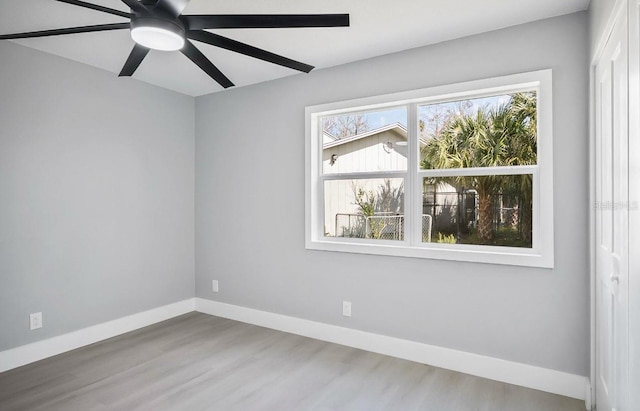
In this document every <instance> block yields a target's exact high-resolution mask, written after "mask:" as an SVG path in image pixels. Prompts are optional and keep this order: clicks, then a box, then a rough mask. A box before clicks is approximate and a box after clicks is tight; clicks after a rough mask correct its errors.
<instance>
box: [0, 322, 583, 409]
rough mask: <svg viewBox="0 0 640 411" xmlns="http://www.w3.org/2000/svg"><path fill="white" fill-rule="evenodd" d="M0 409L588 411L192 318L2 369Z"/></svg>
mask: <svg viewBox="0 0 640 411" xmlns="http://www.w3.org/2000/svg"><path fill="white" fill-rule="evenodd" d="M0 410H4V411H7V410H65V411H70V410H83V411H84V410H243V411H244V410H248V411H251V410H276V411H286V410H323V411H324V410H367V411H368V410H434V411H449V410H465V411H466V410H474V411H475V410H478V411H479V410H486V411H501V410H504V411H511V410H513V411H574V410H575V411H583V410H584V403H583V402H581V401H577V400H573V399H570V398H565V397H561V396H558V395H553V394H547V393H544V392H540V391H535V390H530V389H527V388H522V387H517V386H514V385H509V384H504V383H499V382H495V381H491V380H486V379H483V378H478V377H473V376H469V375H465V374H460V373H456V372H452V371H447V370H443V369H440V368H435V367H430V366H426V365H422V364H417V363H413V362H410V361H404V360H399V359H396V358H392V357H387V356H384V355H379V354H373V353H370V352H366V351H361V350H357V349H354V348H349V347H344V346H340V345H336V344H331V343H326V342H322V341H317V340H313V339H310V338H305V337H300V336H296V335H292V334H287V333H282V332H279V331H274V330H269V329H266V328H261V327H257V326H253V325H248V324H243V323H239V322H236V321H231V320H226V319H222V318H218V317H212V316H209V315H206V314H201V313H190V314H186V315H183V316H181V317H177V318H174V319H171V320H168V321H165V322H162V323H159V324H155V325H152V326H150V327H146V328H143V329H141V330H137V331H134V332H131V333H128V334H124V335H122V336H119V337H115V338H112V339H110V340H106V341H103V342H100V343H97V344H93V345H91V346H87V347H84V348H81V349H78V350H75V351H71V352H68V353H65V354H61V355H58V356H56V357H52V358H48V359H46V360H43V361H39V362H37V363H34V364H30V365H27V366H24V367H21V368H17V369H14V370H11V371H8V372H5V373H1V374H0Z"/></svg>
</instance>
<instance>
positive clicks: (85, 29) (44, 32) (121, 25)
mask: <svg viewBox="0 0 640 411" xmlns="http://www.w3.org/2000/svg"><path fill="white" fill-rule="evenodd" d="M129 27H130V25H129V23H115V24H98V25H94V26H82V27H69V28H65V29H55V30H42V31H31V32H27V33H15V34H1V35H0V40H14V39H27V38H33V37H48V36H59V35H62V34H76V33H91V32H96V31H108V30H123V29H128V28H129Z"/></svg>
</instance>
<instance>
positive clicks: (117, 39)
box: [0, 0, 589, 96]
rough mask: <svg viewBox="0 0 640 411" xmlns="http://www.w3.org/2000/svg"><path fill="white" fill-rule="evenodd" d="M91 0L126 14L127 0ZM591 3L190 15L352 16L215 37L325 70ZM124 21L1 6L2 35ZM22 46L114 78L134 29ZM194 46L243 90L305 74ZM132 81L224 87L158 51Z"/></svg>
mask: <svg viewBox="0 0 640 411" xmlns="http://www.w3.org/2000/svg"><path fill="white" fill-rule="evenodd" d="M85 1H88V2H92V3H94V4H100V5H103V6H107V7H111V8H115V9H120V10H123V11H129V10H128V9H127V7H126V6H125V5H124V4H123V3H122V2H121V1H120V0H85ZM588 5H589V0H396V1H390V0H322V1H318V0H262V1H256V0H192V1H191V3H190V4H189V5H188V6H187V8H186V10H185V12H184V14H305V13H349V14H350V18H351V27H345V28H309V29H295V28H292V29H243V30H239V29H234V30H212V31H214V32H216V33H218V34H221V35H223V36H226V37H230V38H233V39H235V40H238V41H242V42H245V43H248V44H251V45H253V46H256V47H260V48H263V49H266V50H269V51H271V52H274V53H277V54H281V55H283V56H286V57H289V58H292V59H294V60H298V61H302V62H304V63H307V64H311V65H314V66H316V67H317V68H324V67H330V66H335V65H339V64H344V63H348V62H351V61H356V60H362V59H366V58H370V57H374V56H379V55H383V54H388V53H392V52H396V51H401V50H406V49H409V48H414V47H419V46H423V45H427V44H433V43H438V42H441V41H445V40H450V39H454V38H459V37H464V36H468V35H472V34H477V33H481V32H486V31H491V30H495V29H499V28H503V27H508V26H513V25H517V24H522V23H526V22H530V21H534V20H540V19H544V18H548V17H553V16H559V15H562V14H567V13H572V12H575V11H580V10H585V9H586V8H587V7H588ZM125 21H126V20H125V19H122V18H119V17H117V16H112V15H110V14H104V13H101V12H98V11H93V10H89V9H84V8H81V7H77V6H72V5H68V4H65V3H60V2H57V1H54V0H0V34H9V33H16V32H24V31H35V30H46V29H54V28H63V27H73V26H84V25H90V24H104V23H116V22H125ZM16 42H17V43H19V44H22V45H24V46H27V47H31V48H34V49H37V50H41V51H44V52H47V53H52V54H56V55H59V56H62V57H66V58H69V59H72V60H75V61H79V62H81V63H85V64H89V65H92V66H95V67H99V68H102V69H105V70H108V71H111V72H113V73H114V75H117V73H119V72H120V70H121V68H122V65H123V64H124V62H125V61H126V59H127V57H128V55H129V52H130V51H131V48H132V47H133V41H132V40H131V38H130V36H129V31H128V30H118V31H111V32H99V33H87V34H73V35H65V36H54V37H48V38H36V39H25V40H17V41H16ZM195 44H196V46H197V47H198V48H199V49H200V50H201V51H202V52H203V53H204V54H205V55H206V56H207V57H208V58H209V59H210V60H211V61H212V62H213V63H214V64H216V65H217V66H218V68H220V70H221V71H222V72H223V73H225V74H226V75H227V77H229V78H230V79H231V81H233V82H234V83H235V84H236V86H244V85H248V84H254V83H259V82H263V81H268V80H273V79H276V78H280V77H284V76H289V75H296V74H299V72H297V71H294V70H291V69H288V68H284V67H280V66H277V65H273V64H270V63H266V62H263V61H261V60H256V59H252V58H250V57H246V56H242V55H239V54H235V53H232V52H229V51H226V50H222V49H218V48H215V47H213V46H209V45H206V44H203V43H198V42H196V43H195ZM133 77H134V78H135V79H137V80H141V81H145V82H148V83H151V84H155V85H157V86H160V87H164V88H167V89H171V90H175V91H178V92H181V93H184V94H188V95H191V96H200V95H203V94H208V93H213V92H217V91H220V90H222V87H220V86H219V85H218V84H217V83H215V82H214V81H213V80H212V79H210V78H209V77H208V76H207V75H206V74H204V73H203V72H202V71H201V70H200V69H199V68H198V67H197V66H195V65H194V64H193V63H192V62H191V61H189V60H188V59H187V58H186V57H185V56H183V55H182V53H180V52H160V51H151V53H149V55H148V56H147V58H146V59H145V60H144V61H143V63H142V65H141V66H140V67H139V68H138V70H137V71H136V73H135V74H134V76H133ZM122 81H130V80H124V79H123V80H122Z"/></svg>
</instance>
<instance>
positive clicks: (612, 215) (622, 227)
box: [595, 10, 638, 411]
mask: <svg viewBox="0 0 640 411" xmlns="http://www.w3.org/2000/svg"><path fill="white" fill-rule="evenodd" d="M595 92H596V93H595V94H596V103H595V115H596V118H595V132H596V141H595V151H596V153H595V154H596V202H597V203H596V204H595V206H596V213H595V214H596V229H595V233H596V284H595V286H596V288H595V291H596V364H595V367H596V381H595V386H596V404H597V409H598V411H610V410H616V411H623V410H625V409H626V407H625V402H626V401H625V398H626V395H627V392H628V391H627V388H628V387H627V385H626V384H627V375H628V374H627V373H628V365H627V364H628V363H627V361H628V339H629V325H628V321H627V319H628V314H629V312H628V281H629V234H628V227H629V226H628V205H629V186H628V185H629V177H628V176H629V171H628V149H629V133H628V98H629V90H628V50H627V13H626V10H625V11H622V12H620V13H619V15H618V18H617V21H616V24H615V26H614V29H613V32H612V34H611V37H610V38H609V41H608V43H607V45H606V47H605V49H604V52H603V54H602V57H601V59H600V61H599V63H598V64H597V66H596V70H595ZM636 183H637V182H636ZM636 252H638V251H637V250H636Z"/></svg>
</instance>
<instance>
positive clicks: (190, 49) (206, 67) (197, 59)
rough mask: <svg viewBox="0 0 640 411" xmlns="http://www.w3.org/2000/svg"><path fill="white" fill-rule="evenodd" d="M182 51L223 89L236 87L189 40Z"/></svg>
mask: <svg viewBox="0 0 640 411" xmlns="http://www.w3.org/2000/svg"><path fill="white" fill-rule="evenodd" d="M180 51H182V54H184V55H185V56H187V57H188V58H189V60H191V61H193V62H194V63H196V64H197V65H198V67H200V68H201V69H202V71H204V72H205V73H207V74H208V75H209V77H211V78H212V79H214V80H215V81H217V82H218V84H220V85H221V86H222V87H224V88H229V87H232V86H234V84H233V83H232V82H231V80H229V79H228V78H227V76H225V75H224V74H222V72H221V71H220V70H218V68H217V67H216V66H215V65H214V64H213V63H212V62H210V61H209V59H207V58H206V57H205V55H204V54H202V52H201V51H200V50H198V49H197V48H196V46H194V45H193V43H192V42H190V41H189V40H187V41H186V42H185V43H184V47H183V48H182V50H180Z"/></svg>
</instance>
